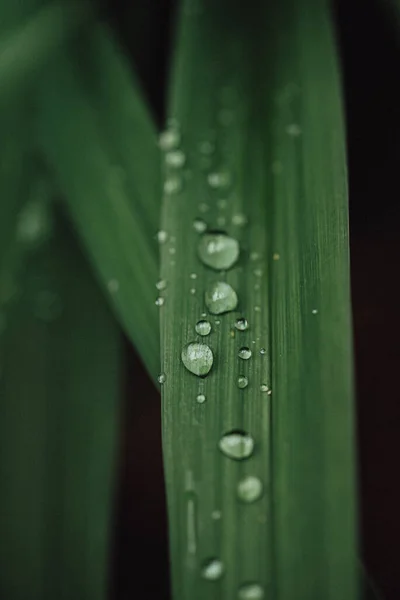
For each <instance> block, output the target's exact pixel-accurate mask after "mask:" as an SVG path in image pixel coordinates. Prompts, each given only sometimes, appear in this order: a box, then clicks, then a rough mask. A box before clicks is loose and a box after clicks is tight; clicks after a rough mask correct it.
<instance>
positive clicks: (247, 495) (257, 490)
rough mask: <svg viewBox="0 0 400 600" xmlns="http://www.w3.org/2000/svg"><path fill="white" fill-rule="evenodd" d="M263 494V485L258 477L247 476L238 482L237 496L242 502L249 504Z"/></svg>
mask: <svg viewBox="0 0 400 600" xmlns="http://www.w3.org/2000/svg"><path fill="white" fill-rule="evenodd" d="M262 492H263V484H262V482H261V480H260V479H259V478H258V477H255V476H254V475H248V476H247V477H244V479H242V480H241V481H239V483H238V486H237V495H238V498H239V499H240V500H242V502H246V503H248V504H250V503H251V502H255V501H256V500H258V499H259V498H260V497H261V495H262Z"/></svg>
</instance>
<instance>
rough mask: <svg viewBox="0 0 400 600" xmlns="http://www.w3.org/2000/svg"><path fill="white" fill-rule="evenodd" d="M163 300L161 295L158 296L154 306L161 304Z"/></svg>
mask: <svg viewBox="0 0 400 600" xmlns="http://www.w3.org/2000/svg"><path fill="white" fill-rule="evenodd" d="M164 302H165V300H164V298H162V297H161V296H159V297H158V298H157V300H156V302H155V304H156V306H163V304H164Z"/></svg>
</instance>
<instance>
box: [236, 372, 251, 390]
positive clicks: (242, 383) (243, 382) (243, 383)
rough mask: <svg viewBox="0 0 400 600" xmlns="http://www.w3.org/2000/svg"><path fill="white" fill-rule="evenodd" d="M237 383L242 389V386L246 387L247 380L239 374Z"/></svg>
mask: <svg viewBox="0 0 400 600" xmlns="http://www.w3.org/2000/svg"><path fill="white" fill-rule="evenodd" d="M237 384H238V387H240V389H241V390H243V389H244V388H246V387H247V386H248V385H249V380H248V379H247V377H245V376H244V375H239V377H238V380H237Z"/></svg>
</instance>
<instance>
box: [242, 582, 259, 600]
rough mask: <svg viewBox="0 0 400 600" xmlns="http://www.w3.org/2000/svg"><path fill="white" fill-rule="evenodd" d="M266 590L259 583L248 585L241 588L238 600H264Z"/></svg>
mask: <svg viewBox="0 0 400 600" xmlns="http://www.w3.org/2000/svg"><path fill="white" fill-rule="evenodd" d="M263 598H264V589H263V588H262V587H261V585H259V584H258V583H246V584H245V585H242V586H241V587H240V588H239V591H238V600H263Z"/></svg>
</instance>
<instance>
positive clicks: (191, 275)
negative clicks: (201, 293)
mask: <svg viewBox="0 0 400 600" xmlns="http://www.w3.org/2000/svg"><path fill="white" fill-rule="evenodd" d="M189 277H190V279H197V273H190V275H189Z"/></svg>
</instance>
